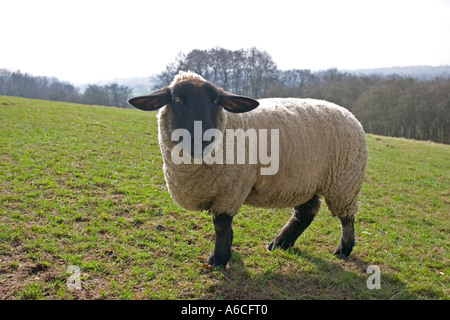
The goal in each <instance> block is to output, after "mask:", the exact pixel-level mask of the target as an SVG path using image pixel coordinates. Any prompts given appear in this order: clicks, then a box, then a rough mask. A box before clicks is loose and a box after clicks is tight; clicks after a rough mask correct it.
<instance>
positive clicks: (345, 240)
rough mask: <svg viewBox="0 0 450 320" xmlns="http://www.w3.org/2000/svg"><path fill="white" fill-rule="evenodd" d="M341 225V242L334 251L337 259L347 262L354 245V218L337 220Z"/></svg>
mask: <svg viewBox="0 0 450 320" xmlns="http://www.w3.org/2000/svg"><path fill="white" fill-rule="evenodd" d="M339 219H340V220H341V224H342V230H341V241H340V243H339V246H338V247H337V248H336V251H334V254H335V255H337V256H338V258H339V259H343V260H347V259H348V256H349V255H350V252H352V249H353V246H354V245H355V223H354V222H355V218H354V216H351V217H347V218H339Z"/></svg>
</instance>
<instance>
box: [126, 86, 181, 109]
mask: <svg viewBox="0 0 450 320" xmlns="http://www.w3.org/2000/svg"><path fill="white" fill-rule="evenodd" d="M171 100H172V93H171V92H170V88H167V87H166V88H164V89H161V90H158V91H156V92H153V93H151V94H149V95H148V96H142V97H135V98H132V99H130V100H128V103H129V104H131V105H132V106H133V107H135V108H138V109H140V110H144V111H154V110H158V109H159V108H161V107H164V106H165V105H166V104H168V103H169V102H170V101H171Z"/></svg>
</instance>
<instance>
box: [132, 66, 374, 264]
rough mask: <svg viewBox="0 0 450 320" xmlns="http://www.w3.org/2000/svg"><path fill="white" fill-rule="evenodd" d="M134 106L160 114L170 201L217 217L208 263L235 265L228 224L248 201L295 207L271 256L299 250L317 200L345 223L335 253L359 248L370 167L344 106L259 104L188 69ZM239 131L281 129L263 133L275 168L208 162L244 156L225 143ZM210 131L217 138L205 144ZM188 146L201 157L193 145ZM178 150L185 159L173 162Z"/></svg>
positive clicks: (288, 101)
mask: <svg viewBox="0 0 450 320" xmlns="http://www.w3.org/2000/svg"><path fill="white" fill-rule="evenodd" d="M129 103H130V104H131V105H132V106H134V107H136V108H138V109H140V110H144V111H152V110H158V109H159V111H158V114H157V119H158V128H159V135H158V137H159V144H160V149H161V153H162V156H163V161H164V165H163V171H164V176H165V180H166V183H167V188H168V190H169V192H170V195H171V197H172V198H173V200H174V201H175V202H176V203H178V204H179V205H180V206H181V207H183V208H184V209H186V210H192V211H203V210H207V211H209V213H211V215H212V222H213V225H214V230H215V244H214V251H213V253H212V254H211V256H210V257H209V259H208V266H210V267H214V268H217V267H222V268H224V267H226V265H227V263H228V262H229V260H230V258H231V247H232V241H233V229H232V220H233V218H234V216H235V215H236V214H237V213H238V211H239V209H240V208H241V206H242V205H243V204H248V205H251V206H254V207H263V208H287V207H293V208H294V211H293V213H292V216H291V218H290V219H289V221H288V222H287V224H286V225H285V226H284V227H283V228H282V230H281V232H280V233H279V234H278V235H277V236H276V237H275V238H274V239H273V240H272V241H271V242H270V243H269V245H268V246H267V249H268V250H269V251H272V250H275V249H277V248H281V249H287V248H290V247H292V246H293V245H294V243H295V241H296V239H297V238H298V237H299V236H300V235H301V234H302V232H303V231H304V230H305V229H306V228H307V227H308V226H309V225H310V224H311V222H312V221H313V219H314V217H315V216H316V214H317V213H318V212H319V208H320V204H321V197H324V198H325V202H326V204H327V206H328V208H329V210H330V211H331V214H332V215H333V216H337V217H338V218H339V219H340V221H341V237H340V243H339V245H338V247H337V248H336V250H335V251H334V254H335V255H336V256H338V258H340V259H348V257H349V255H350V252H351V251H352V249H353V246H354V243H355V238H354V216H355V214H356V213H357V212H358V210H359V207H358V194H359V192H360V190H361V187H362V184H363V181H364V176H365V172H366V166H367V161H368V149H367V144H366V137H365V133H364V130H363V128H362V126H361V124H360V123H359V122H358V120H357V119H356V118H355V117H354V116H353V115H352V114H351V113H350V112H349V111H348V110H346V109H345V108H343V107H340V106H337V105H335V104H333V103H330V102H327V101H322V100H314V99H298V98H270V99H260V100H254V99H252V98H249V97H245V96H239V95H235V94H232V93H229V92H227V91H225V90H223V89H221V88H218V87H217V86H216V85H214V84H213V83H210V82H208V81H206V80H205V79H204V78H202V77H201V76H199V75H197V74H195V73H193V72H183V71H180V73H179V74H178V75H176V76H175V78H174V80H173V81H172V83H171V84H170V85H169V86H168V87H164V88H162V89H161V90H158V91H156V92H154V93H152V94H150V95H147V96H140V97H135V98H132V99H130V100H129ZM199 124H201V131H200V133H199V132H198V130H200V127H199ZM239 129H242V130H241V131H240V134H241V135H242V134H245V133H246V132H249V130H252V129H253V130H263V129H264V130H270V132H271V133H272V132H273V133H278V136H277V135H276V134H274V135H271V134H268V131H266V135H265V138H267V140H268V141H270V145H271V146H272V149H273V148H274V147H275V148H278V150H275V151H278V157H279V159H273V160H274V162H275V160H277V161H278V163H277V165H276V166H275V168H276V169H277V170H276V172H272V173H269V174H267V173H266V174H264V173H263V171H262V170H263V169H265V168H266V169H267V166H266V165H267V164H268V163H267V161H266V162H265V163H263V162H262V161H261V159H259V160H258V161H257V162H256V163H254V162H253V163H250V161H247V162H248V163H245V162H244V163H242V161H241V163H236V161H234V162H233V161H227V162H226V163H223V162H222V163H219V161H216V162H208V163H207V159H208V157H211V156H215V155H216V154H220V150H221V149H220V148H222V149H223V148H225V149H226V152H225V156H226V157H227V159H228V155H229V154H228V153H229V152H232V151H238V147H239V146H237V145H236V144H234V146H233V147H232V148H231V149H229V148H227V147H228V146H229V145H230V144H231V143H232V142H233V141H231V140H227V139H228V138H227V137H226V134H227V133H228V132H229V131H232V132H234V133H236V132H237V131H238V130H239ZM214 130H215V131H214ZM233 130H234V131H233ZM208 132H209V133H211V132H212V133H213V134H212V135H211V134H210V136H212V137H214V138H215V139H212V138H211V137H210V139H205V135H207V133H208ZM219 133H220V134H219ZM237 136H239V134H236V137H237ZM261 136H263V135H261ZM180 138H183V139H182V140H183V141H182V142H180ZM244 138H245V137H244ZM260 138H261V137H260ZM277 139H279V140H277ZM192 145H193V146H194V149H197V151H198V150H200V153H198V152H193V151H192V148H191V149H188V147H189V146H192ZM248 145H249V144H248ZM248 145H247V144H246V145H244V147H247V148H248ZM241 147H242V146H241ZM208 148H209V149H210V150H207V149H208ZM174 150H176V152H174ZM180 150H181V151H180ZM211 150H213V151H211ZM230 150H231V151H230ZM275 151H274V150H272V154H276V152H275ZM180 152H181V153H182V154H183V156H182V157H181V156H180V157H179V158H176V156H178V155H179V154H180ZM202 152H203V153H202ZM230 158H232V157H230ZM247 158H250V155H248V157H247ZM247 158H246V159H247ZM174 159H177V161H174ZM188 160H191V161H188ZM216 160H217V159H216Z"/></svg>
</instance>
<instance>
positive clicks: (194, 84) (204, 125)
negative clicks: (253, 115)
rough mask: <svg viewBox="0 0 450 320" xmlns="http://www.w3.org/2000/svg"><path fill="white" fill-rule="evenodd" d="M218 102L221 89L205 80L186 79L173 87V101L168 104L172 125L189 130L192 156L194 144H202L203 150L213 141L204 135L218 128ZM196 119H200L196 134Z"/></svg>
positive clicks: (175, 127)
mask: <svg viewBox="0 0 450 320" xmlns="http://www.w3.org/2000/svg"><path fill="white" fill-rule="evenodd" d="M218 102H219V90H218V89H217V88H216V87H215V86H213V85H211V84H210V83H208V82H205V81H201V80H185V81H182V82H179V83H177V84H176V85H175V86H174V87H173V89H172V101H171V102H170V103H169V104H168V107H169V108H170V110H171V111H172V113H173V118H172V126H173V128H174V129H186V130H188V131H189V133H190V135H191V155H192V156H194V145H201V146H202V151H203V150H204V149H205V147H206V146H207V145H208V144H210V143H211V141H203V139H202V137H203V134H204V132H205V131H206V130H208V129H213V128H217V117H218V112H219V108H220V107H219V104H218ZM196 121H198V122H197V131H198V133H197V134H194V132H195V129H196V128H195V126H194V124H195V123H196ZM199 123H200V124H201V131H200V130H199V129H200V128H199V126H198V125H199ZM199 133H201V135H199Z"/></svg>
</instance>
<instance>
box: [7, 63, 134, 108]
mask: <svg viewBox="0 0 450 320" xmlns="http://www.w3.org/2000/svg"><path fill="white" fill-rule="evenodd" d="M132 94H133V90H132V89H131V88H129V87H127V86H122V85H118V84H117V83H110V84H107V85H104V86H100V85H96V84H90V85H88V86H87V88H86V90H84V92H83V93H81V92H80V90H79V89H78V88H77V87H75V86H74V85H72V84H70V83H67V82H62V81H60V80H58V79H56V78H49V77H40V76H32V75H29V74H27V73H22V72H21V71H9V70H5V69H0V95H5V96H16V97H24V98H32V99H43V100H52V101H65V102H75V103H82V104H96V105H103V106H116V107H127V106H128V104H127V101H128V99H129V98H130V97H131V96H132Z"/></svg>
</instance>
